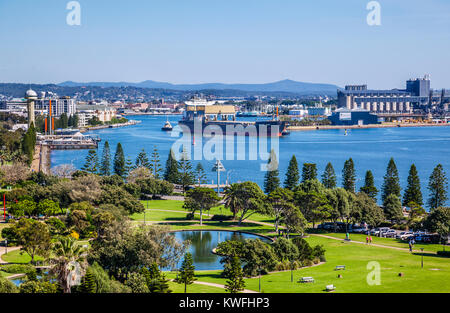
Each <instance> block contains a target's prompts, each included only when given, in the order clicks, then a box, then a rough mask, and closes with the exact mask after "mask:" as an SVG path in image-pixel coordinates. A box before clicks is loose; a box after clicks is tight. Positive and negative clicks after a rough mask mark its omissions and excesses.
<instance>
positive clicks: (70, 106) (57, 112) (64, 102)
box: [36, 93, 77, 117]
mask: <svg viewBox="0 0 450 313" xmlns="http://www.w3.org/2000/svg"><path fill="white" fill-rule="evenodd" d="M50 101H51V102H52V103H51V105H52V108H51V111H52V117H60V116H61V115H62V114H63V113H66V115H67V116H71V115H74V114H75V113H76V111H77V105H76V101H75V99H71V98H70V97H56V96H54V95H48V96H46V95H45V93H41V96H40V98H39V99H37V100H36V110H42V111H45V112H47V114H48V113H49V112H50Z"/></svg>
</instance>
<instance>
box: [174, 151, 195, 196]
mask: <svg viewBox="0 0 450 313" xmlns="http://www.w3.org/2000/svg"><path fill="white" fill-rule="evenodd" d="M178 170H179V172H178V183H179V184H180V185H181V186H182V187H183V191H184V192H185V191H186V188H187V187H188V186H191V185H194V184H195V174H194V172H193V171H192V164H191V161H190V160H189V155H188V154H187V152H186V151H183V154H182V155H181V158H180V161H179V162H178Z"/></svg>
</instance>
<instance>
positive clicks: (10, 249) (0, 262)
mask: <svg viewBox="0 0 450 313" xmlns="http://www.w3.org/2000/svg"><path fill="white" fill-rule="evenodd" d="M19 249H20V247H8V252H11V251H14V250H19ZM3 254H5V247H0V264H8V262H5V261H3V260H2V255H3Z"/></svg>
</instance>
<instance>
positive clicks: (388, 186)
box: [381, 158, 401, 203]
mask: <svg viewBox="0 0 450 313" xmlns="http://www.w3.org/2000/svg"><path fill="white" fill-rule="evenodd" d="M400 191H401V188H400V179H399V177H398V170H397V165H395V162H394V158H391V159H390V160H389V164H388V167H387V169H386V175H384V182H383V187H382V194H381V200H382V201H383V203H384V201H385V200H386V198H387V197H388V196H389V195H391V194H393V195H396V196H397V197H399V198H400V196H401V194H400Z"/></svg>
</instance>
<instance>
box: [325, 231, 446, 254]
mask: <svg viewBox="0 0 450 313" xmlns="http://www.w3.org/2000/svg"><path fill="white" fill-rule="evenodd" d="M324 235H327V236H331V237H335V238H340V239H344V238H345V234H344V233H324ZM366 236H367V235H363V234H350V239H351V240H353V241H360V242H366ZM372 243H376V244H380V245H385V246H390V247H397V248H404V249H409V246H408V242H407V241H402V240H400V239H394V238H380V237H376V236H372ZM420 248H423V249H424V251H429V252H437V251H441V250H442V249H443V246H442V245H438V244H427V243H419V242H417V243H416V244H415V245H414V250H420ZM449 250H450V247H449Z"/></svg>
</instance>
